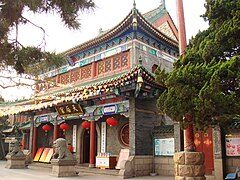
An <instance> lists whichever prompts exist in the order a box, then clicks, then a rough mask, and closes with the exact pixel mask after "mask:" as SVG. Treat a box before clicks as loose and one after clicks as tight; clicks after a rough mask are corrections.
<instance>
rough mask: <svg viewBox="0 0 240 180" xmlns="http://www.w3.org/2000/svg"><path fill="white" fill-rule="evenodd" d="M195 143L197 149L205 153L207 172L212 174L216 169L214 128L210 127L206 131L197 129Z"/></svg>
mask: <svg viewBox="0 0 240 180" xmlns="http://www.w3.org/2000/svg"><path fill="white" fill-rule="evenodd" d="M194 144H195V146H196V151H197V152H203V153H204V155H205V162H204V165H205V174H206V175H211V174H212V171H213V170H214V157H213V138H212V128H208V129H207V131H206V132H201V131H195V132H194Z"/></svg>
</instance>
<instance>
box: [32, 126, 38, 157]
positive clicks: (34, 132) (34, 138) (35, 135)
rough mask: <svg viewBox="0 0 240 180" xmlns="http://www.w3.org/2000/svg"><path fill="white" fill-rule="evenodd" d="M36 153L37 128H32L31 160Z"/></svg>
mask: <svg viewBox="0 0 240 180" xmlns="http://www.w3.org/2000/svg"><path fill="white" fill-rule="evenodd" d="M36 152H37V127H35V126H34V128H33V143H32V158H34V156H35V154H36Z"/></svg>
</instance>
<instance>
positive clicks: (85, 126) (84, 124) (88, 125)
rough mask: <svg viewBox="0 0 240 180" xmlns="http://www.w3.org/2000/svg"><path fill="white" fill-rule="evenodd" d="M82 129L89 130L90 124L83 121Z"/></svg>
mask: <svg viewBox="0 0 240 180" xmlns="http://www.w3.org/2000/svg"><path fill="white" fill-rule="evenodd" d="M82 127H83V128H84V129H89V128H90V122H88V121H84V122H83V123H82Z"/></svg>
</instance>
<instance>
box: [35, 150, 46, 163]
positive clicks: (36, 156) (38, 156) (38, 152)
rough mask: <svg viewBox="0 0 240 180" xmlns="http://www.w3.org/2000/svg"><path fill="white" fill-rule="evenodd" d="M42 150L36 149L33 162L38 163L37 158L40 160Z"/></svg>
mask: <svg viewBox="0 0 240 180" xmlns="http://www.w3.org/2000/svg"><path fill="white" fill-rule="evenodd" d="M43 149H44V148H38V150H37V153H36V155H35V157H34V159H33V161H39V158H40V157H41V155H42V152H43Z"/></svg>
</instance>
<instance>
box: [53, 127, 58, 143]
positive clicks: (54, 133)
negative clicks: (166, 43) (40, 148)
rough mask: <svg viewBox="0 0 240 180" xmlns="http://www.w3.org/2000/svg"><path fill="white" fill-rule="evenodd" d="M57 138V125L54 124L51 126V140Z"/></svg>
mask: <svg viewBox="0 0 240 180" xmlns="http://www.w3.org/2000/svg"><path fill="white" fill-rule="evenodd" d="M57 138H58V125H57V124H54V126H53V141H55V140H56V139H57Z"/></svg>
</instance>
